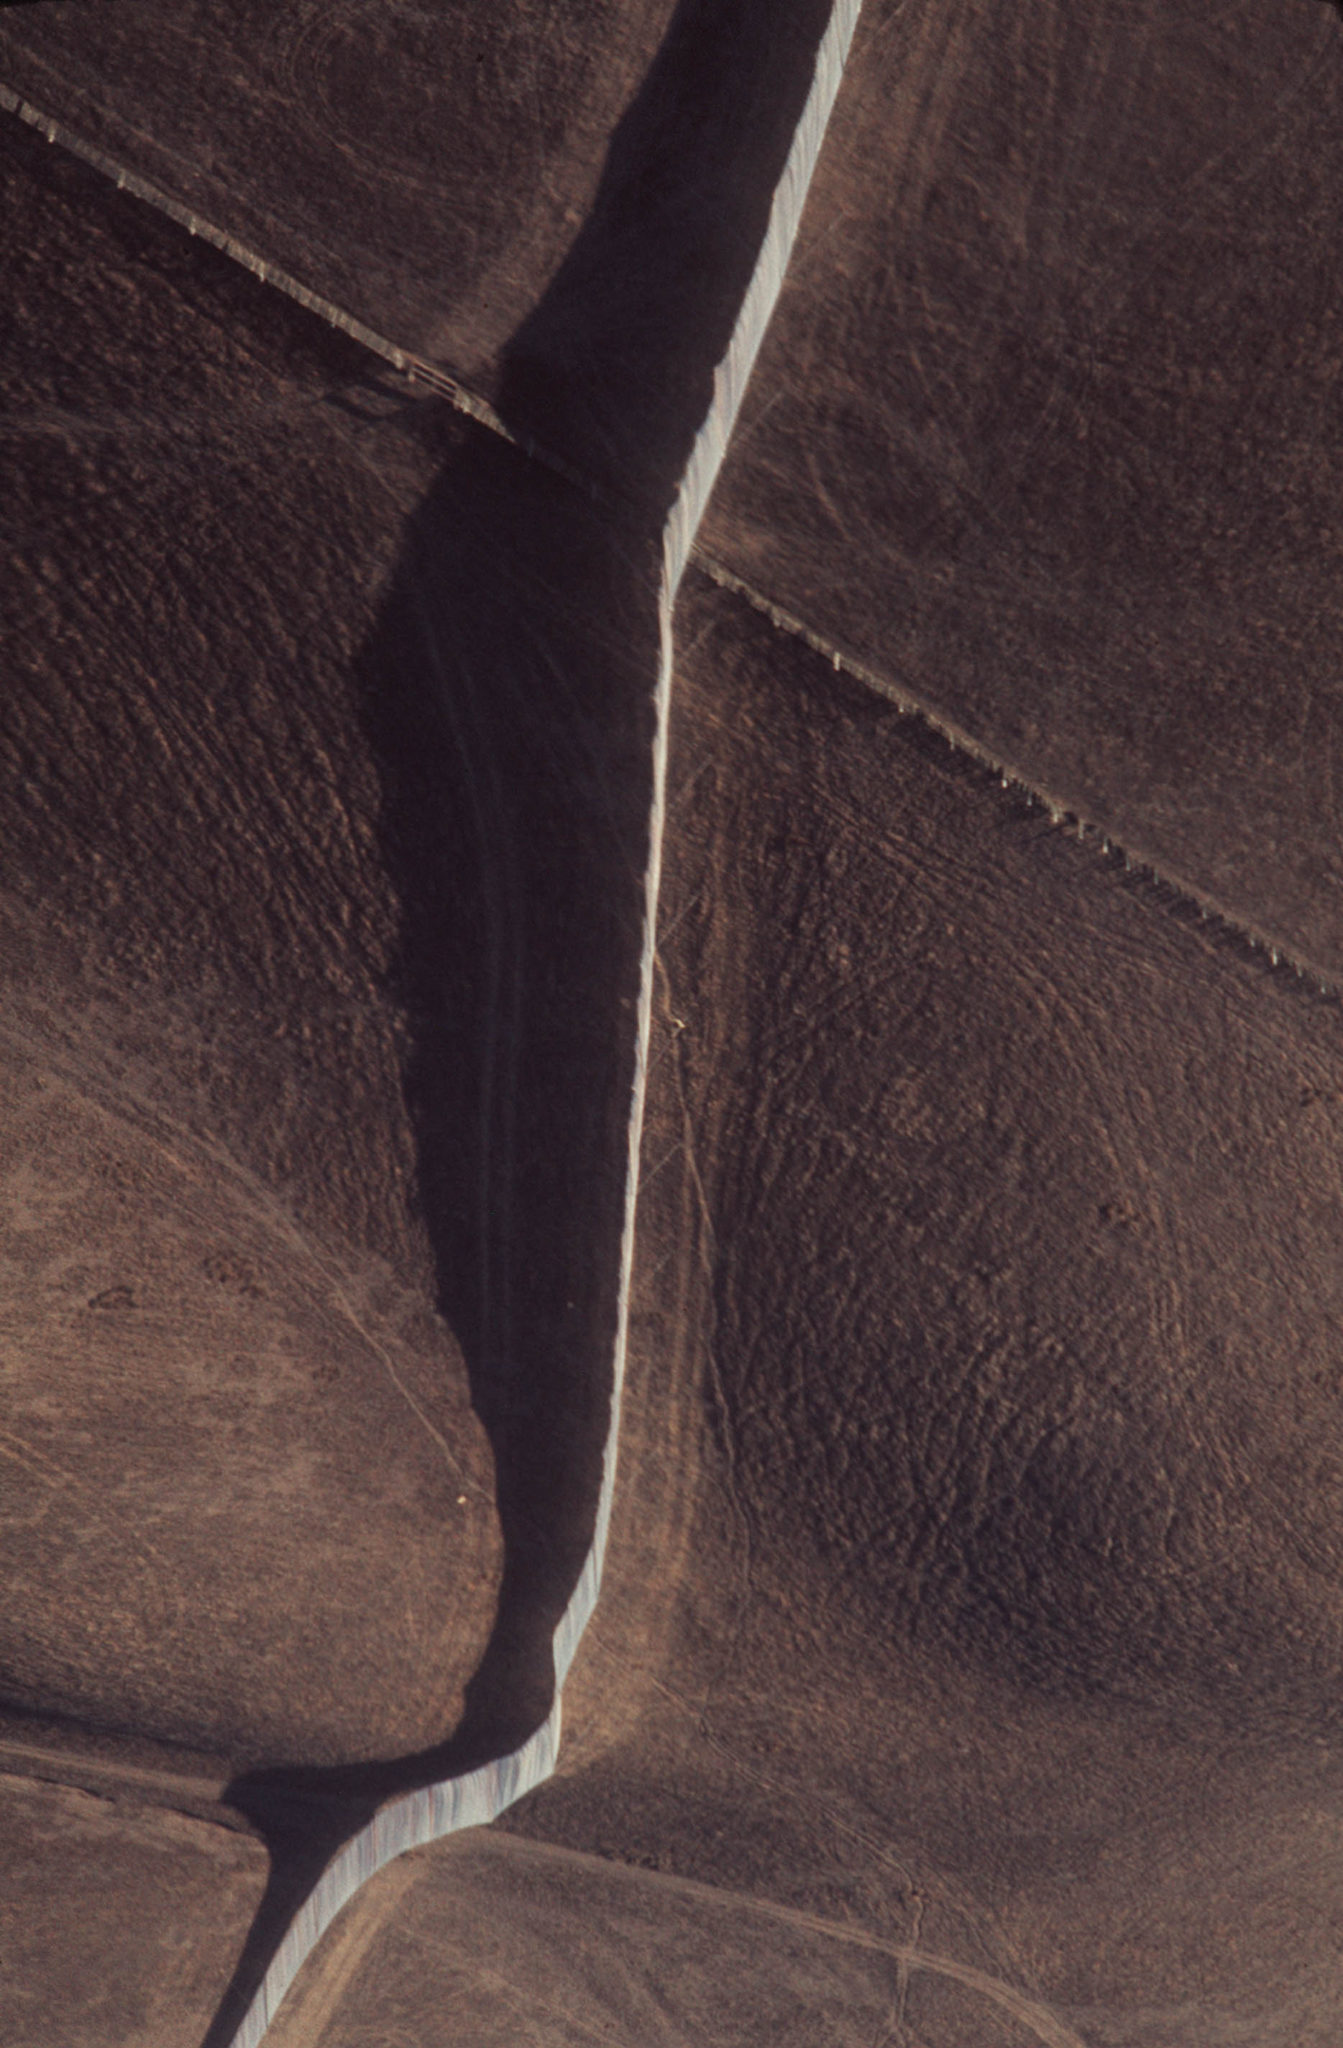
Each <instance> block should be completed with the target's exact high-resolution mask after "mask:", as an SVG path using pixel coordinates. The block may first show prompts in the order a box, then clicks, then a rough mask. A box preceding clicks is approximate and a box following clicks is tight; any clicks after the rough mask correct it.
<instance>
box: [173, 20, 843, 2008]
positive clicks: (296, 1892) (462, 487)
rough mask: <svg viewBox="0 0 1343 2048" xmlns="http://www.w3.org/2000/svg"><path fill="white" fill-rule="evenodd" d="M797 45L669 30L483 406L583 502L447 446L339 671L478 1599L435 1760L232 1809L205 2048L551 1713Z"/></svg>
mask: <svg viewBox="0 0 1343 2048" xmlns="http://www.w3.org/2000/svg"><path fill="white" fill-rule="evenodd" d="M827 16H828V9H827V8H826V7H825V6H824V5H823V4H821V0H802V4H798V5H796V6H794V7H792V8H790V9H786V10H781V9H780V8H779V7H778V5H777V0H774V4H772V5H771V4H766V0H735V4H733V0H683V4H682V5H681V6H680V7H679V9H678V11H677V14H676V16H675V20H674V22H673V24H672V27H671V29H670V31H669V33H668V36H667V39H666V41H665V44H664V47H663V49H662V51H661V53H660V54H659V57H658V60H657V62H656V64H655V66H654V67H653V70H652V72H651V73H650V76H649V78H648V80H647V81H646V83H645V85H644V87H643V88H642V90H641V92H640V94H639V95H638V98H637V99H636V101H635V102H634V104H633V105H632V107H631V109H630V111H629V113H628V114H627V115H626V117H625V119H624V121H623V122H622V124H621V127H620V130H619V131H618V133H617V135H616V137H615V138H614V140H613V143H612V147H611V151H610V155H609V159H608V162H607V166H606V170H605V174H604V177H603V181H602V186H601V190H600V193H599V196H598V199H597V202H596V204H595V206H594V209H593V213H592V216H591V218H590V219H589V221H588V223H587V225H586V226H585V228H584V229H583V231H582V233H581V234H580V236H579V237H578V240H577V242H576V244H575V246H574V248H573V250H572V251H571V253H570V256H569V258H568V260H567V261H566V263H565V265H564V266H563V267H562V269H561V271H560V273H559V274H558V276H557V277H556V279H555V281H554V283H553V285H552V287H551V289H550V291H549V292H548V293H547V295H546V297H545V299H544V300H543V302H542V303H541V304H540V305H539V306H538V307H537V309H536V311H535V312H534V313H533V314H532V315H531V316H530V318H529V319H528V320H527V322H526V323H525V325H524V327H523V328H522V330H521V331H520V332H519V334H518V335H517V337H516V338H515V340H514V342H513V344H512V345H511V347H510V349H509V351H508V353H507V357H506V360H505V366H504V370H503V375H502V380H501V384H500V387H499V389H498V391H497V393H496V394H495V397H496V403H497V404H498V406H499V409H500V411H501V412H502V413H503V415H504V417H505V419H507V420H508V421H509V422H510V424H512V425H514V426H515V427H516V428H517V429H518V430H519V432H520V433H522V434H524V435H527V436H530V437H532V438H534V439H535V440H536V441H537V442H539V443H541V444H542V445H544V446H547V447H550V448H553V449H555V450H557V452H559V453H560V454H561V455H562V456H563V457H564V458H565V459H566V460H567V461H568V462H569V463H571V464H574V465H576V466H579V467H581V468H582V469H583V470H584V471H585V473H587V474H591V475H594V476H595V477H596V478H597V479H598V480H599V482H600V484H601V485H602V486H603V487H604V488H603V490H602V491H600V492H595V493H593V494H592V495H587V494H585V493H584V492H582V491H581V490H579V489H577V488H576V487H575V486H574V485H572V484H571V483H569V482H566V481H564V480H563V479H562V478H560V477H559V476H557V475H555V474H554V473H552V472H551V471H549V470H548V469H547V468H545V467H544V466H543V465H542V464H539V463H537V462H534V461H529V460H528V459H526V458H525V457H524V456H522V455H520V454H519V453H518V452H517V450H515V449H513V448H511V447H509V446H508V444H507V443H505V442H503V441H502V440H500V439H499V438H498V437H496V436H493V435H490V434H488V433H487V432H485V431H484V430H482V429H477V428H475V427H471V428H470V429H468V430H467V431H466V433H465V434H464V435H459V436H458V438H457V444H456V452H455V453H454V455H453V456H452V457H451V459H450V460H449V462H448V464H447V466H446V468H445V471H444V473H443V475H442V476H441V477H440V479H439V481H438V483H437V484H436V485H435V487H434V489H433V490H432V492H431V493H430V494H429V496H428V498H427V499H426V501H425V503H424V505H423V506H422V507H421V509H420V511H419V513H418V514H417V516H416V518H415V520H414V521H413V523H412V526H411V529H410V531H409V533H408V535H407V538H406V543H405V547H404V550H403V553H402V557H401V560H400V562H399V565H398V569H397V573H396V576H395V578H394V580H393V584H392V587H391V589H390V591H389V594H388V597H387V600H386V602H385V604H384V607H383V609H382V612H381V615H380V618H379V622H378V625H377V628H376V630H375V632H374V633H373V635H372V636H371V638H370V641H369V644H368V645H367V646H366V648H365V649H364V650H363V653H362V655H361V658H360V662H359V670H358V673H359V678H360V684H361V693H362V697H363V703H364V707H365V709H364V715H365V720H366V728H367V736H368V744H369V747H370V750H371V752H372V754H373V756H374V758H375V760H376V762H377V765H378V768H379V772H380V775H381V779H382V788H383V792H384V801H383V812H382V819H381V829H382V835H383V844H384V857H385V859H386V860H387V862H388V865H389V868H390V871H391V873H392V875H393V877H394V879H395V881H396V883H397V886H398V889H399V892H400V898H401V903H402V906H403V925H402V932H401V940H400V948H399V956H398V963H397V982H398V991H397V992H398V994H399V996H400V998H401V1000H402V1002H403V1003H404V1005H405V1008H406V1010H407V1013H408V1015H409V1016H410V1018H411V1020H412V1044H411V1048H410V1053H409V1059H408V1066H407V1078H406V1086H407V1095H408V1103H409V1107H410V1110H411V1113H412V1118H413V1124H414V1129H415V1133H416V1142H417V1148H418V1160H417V1166H418V1182H419V1189H420V1196H421V1200H422V1203H423V1209H424V1214H425V1217H426V1221H427V1224H428V1228H429V1233H430V1237H431V1241H432V1246H433V1252H434V1258H435V1265H436V1272H437V1280H438V1291H439V1302H440V1307H441V1309H442V1312H443V1314H444V1316H445V1317H446V1319H447V1320H448V1322H449V1323H450V1324H451V1327H452V1329H453V1330H454V1332H455V1333H456V1335H457V1337H458V1339H459V1341H460V1343H461V1346H462V1349H463V1353H464V1355H465V1358H466V1362H467V1368H468V1371H469V1374H470V1378H471V1385H472V1390H473V1396H474V1400H475V1404H476V1407H477V1409H478V1412H479V1413H480V1415H481V1417H482V1420H483V1422H484V1425H485V1427H486V1430H487V1432H488V1434H489V1437H490V1441H491V1445H492V1448H493V1452H494V1458H495V1464H496V1471H497V1475H498V1476H497V1485H498V1506H499V1515H500V1521H501V1526H502V1533H503V1540H504V1550H505V1566H504V1580H503V1587H502V1591H501V1595H500V1601H499V1609H498V1614H497V1619H496V1624H495V1628H494V1633H493V1636H492V1639H491V1642H490V1645H489V1648H488V1650H487V1652H486V1655H485V1657H484V1659H483V1662H482V1664H481V1667H480V1669H479V1671H478V1672H477V1674H476V1676H475V1678H474V1679H473V1681H472V1683H471V1685H470V1687H469V1689H468V1697H467V1707H466V1712H465V1716H464V1718H463V1720H462V1722H461V1724H460V1725H459V1726H458V1727H457V1728H456V1729H455V1730H452V1731H450V1732H449V1731H445V1739H444V1741H443V1742H442V1743H441V1744H439V1745H436V1746H435V1747H433V1748H430V1749H428V1750H425V1751H422V1752H420V1753H419V1754H417V1755H414V1756H406V1757H400V1758H396V1759H389V1760H387V1761H385V1762H379V1763H372V1764H359V1765H350V1766H345V1767H338V1768H323V1767H307V1766H303V1767H300V1766H295V1767H292V1768H280V1769H272V1770H258V1771H250V1772H248V1773H246V1774H244V1775H242V1776H240V1777H238V1778H236V1779H235V1780H234V1782H233V1783H232V1785H231V1786H230V1788H229V1792H228V1797H229V1799H230V1800H231V1802H232V1803H233V1804H234V1805H235V1806H236V1807H237V1808H239V1809H240V1810H241V1811H242V1812H243V1813H245V1814H246V1815H247V1816H248V1818H249V1819H250V1820H251V1821H252V1822H253V1823H254V1825H255V1826H256V1827H257V1828H258V1830H259V1831H260V1833H261V1834H262V1835H263V1837H264V1839H265V1840H266V1843H267V1845H268V1847H269V1849H270V1853H271V1859H272V1870H271V1877H270V1882H269V1885H268V1888H267V1892H266V1895H265V1898H264V1900H263V1902H262V1905H261V1907H260V1909H259V1911H258V1914H257V1918H256V1921H255V1923H254V1925H253V1927H252V1929H251V1932H250V1934H249V1936H248V1940H247V1943H246V1946H245V1948H244V1951H243V1954H242V1956H241V1958H240V1961H239V1964H238V1967H237V1970H236V1971H235V1975H234V1978H233V1981H232V1983H231V1984H230V1986H229V1987H228V1990H227V1992H226V1994H225V1997H224V2000H223V2002H222V2004H221V2006H220V2008H219V2011H218V2012H217V2014H216V2016H215V2019H214V2021H213V2023H212V2025H211V2027H210V2030H209V2033H208V2035H207V2037H206V2044H205V2048H224V2044H225V2043H227V2041H228V2040H229V2038H230V2036H231V2034H232V2032H233V2030H234V2028H235V2027H236V2025H237V2023H238V2021H239V2020H240V2019H241V2016H242V2013H243V2011H244V2010H245V2007H246V2005H247V2002H248V2001H249V1999H250V1997H251V1995H252V1993H253V1991H254V1990H255V1988H256V1986H257V1984H258V1983H259V1981H260V1979H261V1977H262V1975H263V1974H264V1971H265V1969H266V1967H267V1965H268V1963H269V1961H270V1959H271V1957H272V1955H273V1954H274V1952H275V1948H276V1946H277V1945H278V1942H279V1940H280V1939H281V1937H282V1936H283V1933H284V1930H285V1927H286V1926H287V1924H288V1922H289V1920H290V1918H291V1917H292V1914H293V1912H294V1910H295V1909H296V1907H297V1906H298V1905H299V1904H300V1903H301V1901H302V1899H303V1897H304V1896H305V1895H306V1894H307V1892H308V1891H309V1890H310V1889H311V1887H312V1885H313V1883H314V1882H315V1881H316V1878H317V1877H318V1875H319V1874H320V1871H321V1869H322V1868H323V1866H324V1865H325V1864H326V1862H327V1861H329V1859H330V1857H331V1856H332V1855H333V1854H335V1853H336V1851H337V1850H338V1849H339V1847H340V1846H341V1845H342V1844H343V1843H344V1842H345V1841H347V1840H348V1839H349V1838H350V1836H351V1835H353V1834H354V1833H356V1832H357V1831H358V1829H359V1828H360V1827H362V1826H363V1825H364V1824H365V1823H366V1822H367V1820H368V1819H369V1818H371V1816H372V1815H373V1813H374V1812H375V1811H376V1810H377V1808H378V1806H379V1805H380V1804H381V1803H382V1802H384V1801H385V1800H387V1799H388V1798H390V1797H392V1796H394V1795H395V1794H397V1793H401V1792H405V1791H409V1790H411V1789H413V1788H415V1787H418V1786H421V1785H424V1784H428V1783H432V1782H434V1781H436V1780H439V1779H442V1778H445V1777H449V1776H453V1775H456V1774H457V1773H459V1772H461V1771H464V1770H467V1769H470V1768H472V1767H473V1766H474V1765H477V1764H480V1763H483V1762H486V1761H488V1760H490V1759H491V1758H493V1757H497V1756H501V1755H504V1754H506V1753H507V1752H508V1751H509V1750H511V1749H513V1748H515V1747H516V1746H517V1745H518V1743H520V1742H521V1741H522V1740H524V1739H525V1738H526V1736H527V1735H528V1734H529V1733H531V1731H532V1730H533V1729H534V1728H535V1727H536V1726H537V1725H538V1724H539V1722H540V1721H541V1720H542V1719H543V1718H544V1716H545V1713H546V1712H547V1710H548V1708H549V1705H550V1700H551V1695H552V1690H553V1671H552V1666H551V1648H550V1645H551V1635H552V1632H553V1629H554V1626H555V1623H556V1621H557V1620H558V1618H559V1616H560V1614H561V1612H562V1611H563V1608H564V1606H565V1604H566V1602H567V1600H568V1598H569V1595H570V1593H571V1592H572V1590H573V1587H574V1584H575V1582H576V1579H577V1576H578V1573H579V1571H580V1569H581V1566H582V1563H583V1559H584V1557H585V1555H586V1553H587V1549H588V1545H589V1542H590V1539H591V1531H592V1523H593V1515H594V1511H595V1506H596V1498H597V1489H598V1483H599V1478H600V1469H601V1455H602V1447H603V1443H604V1440H605V1435H606V1425H607V1413H608V1406H609V1396H610V1374H611V1361H612V1353H613V1338H614V1333H615V1312H616V1283H617V1276H618V1253H619V1237H620V1226H621V1219H622V1212H623V1202H624V1181H625V1144H626V1120H627V1114H628V1104H629V1094H630V1086H631V1082H632V1077H633V1054H634V1027H635V998H636V994H637V983H638V959H639V949H640V942H641V923H642V909H643V871H644V866H645V860H646V851H647V820H648V814H649V804H650V795H651V743H652V737H653V719H652V689H653V683H654V678H655V673H656V663H657V617H656V572H657V559H658V558H657V545H656V543H657V535H658V531H659V528H660V525H661V519H662V515H663V512H664V510H665V507H666V506H667V505H668V504H669V502H670V500H671V497H672V494H673V490H674V486H675V480H676V478H677V476H678V474H679V472H680V469H681V467H682V465H683V463H684V460H685V457H686V454H687V452H688V450H689V447H690V443H691V441H692V439H693V436H694V433H695V430H696V428H697V426H698V424H699V421H700V419H701V418H702V416H703V414H704V411H705V409H706V406H707V401H708V395H709V391H710V388H711V378H712V371H713V367H714V365H715V363H716V362H717V361H718V360H719V358H720V357H721V355H722V353H723V350H724V348H725V347H726V343H727V340H728V336H729V334H730V332H731V326H732V321H733V319H734V317H735V313H736V309H737V306H738V304H739V303H740V299H741V296H742V293H743V291H744V289H745V286H746V282H747V280H748V278H749V274H750V269H751V266H752V264H753V262H754V259H755V254H756V251H757V248H758V246H759V241H760V238H761V235H762V233H763V230H764V226H765V222H766V219H767V217H768V210H769V204H770V199H771V195H772V192H773V189H774V186H775V184H776V182H777V179H778V175H779V172H780V169H781V167H782V163H783V159H784V156H785V154H786V151H787V147H788V142H789V139H790V137H791V134H792V131H793V127H794V125H795V123H796V120H797V116H798V113H799V111H800V108H801V105H802V101H803V98H804V97H805V93H806V90H807V87H808V85H809V83H810V78H811V68H812V61H813V57H814V52H815V47H816V43H817V41H818V39H819V36H820V33H821V31H822V29H823V27H824V23H825V20H826V18H827ZM352 1682H357V1679H356V1678H355V1676H354V1675H353V1674H352Z"/></svg>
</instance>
